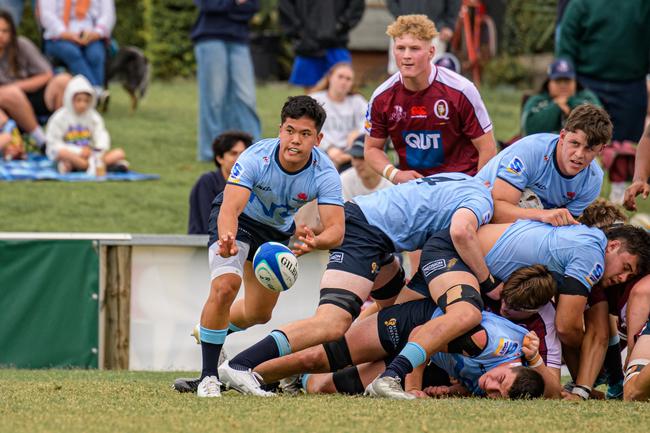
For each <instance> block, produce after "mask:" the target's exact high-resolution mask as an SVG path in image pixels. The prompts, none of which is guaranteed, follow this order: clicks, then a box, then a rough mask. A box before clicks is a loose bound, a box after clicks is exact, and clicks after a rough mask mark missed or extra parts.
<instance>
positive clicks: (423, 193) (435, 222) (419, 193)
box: [353, 173, 494, 251]
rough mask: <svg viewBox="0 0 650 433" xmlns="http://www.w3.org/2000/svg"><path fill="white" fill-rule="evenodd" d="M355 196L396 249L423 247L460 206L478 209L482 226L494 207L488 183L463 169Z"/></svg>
mask: <svg viewBox="0 0 650 433" xmlns="http://www.w3.org/2000/svg"><path fill="white" fill-rule="evenodd" d="M353 200H354V202H356V203H357V204H358V205H359V207H360V208H361V211H362V212H363V215H364V216H365V217H366V219H367V220H368V222H369V223H370V224H372V225H373V226H375V227H377V228H379V229H380V230H381V231H383V232H384V233H385V234H386V235H387V236H388V237H389V238H390V239H392V241H393V244H394V245H395V249H396V251H414V250H419V249H420V248H422V246H423V245H424V242H425V241H426V240H427V238H428V237H429V236H430V235H432V234H433V233H435V232H438V231H440V230H443V229H445V228H447V227H449V225H450V224H451V217H452V215H453V214H454V212H456V211H457V210H458V209H460V208H467V209H469V210H471V211H472V212H474V215H476V219H477V220H478V224H479V226H480V225H482V224H487V223H488V222H489V221H490V220H491V219H492V213H493V210H494V209H493V206H492V196H491V195H490V191H489V190H488V189H487V188H486V187H485V185H483V183H482V182H480V181H478V180H476V179H474V178H472V177H471V176H468V175H466V174H462V173H444V174H436V175H432V176H427V177H424V178H421V179H415V180H412V181H410V182H407V183H402V184H399V185H395V186H393V187H391V188H387V189H383V190H380V191H377V192H374V193H372V194H370V195H366V196H358V197H355V198H354V199H353Z"/></svg>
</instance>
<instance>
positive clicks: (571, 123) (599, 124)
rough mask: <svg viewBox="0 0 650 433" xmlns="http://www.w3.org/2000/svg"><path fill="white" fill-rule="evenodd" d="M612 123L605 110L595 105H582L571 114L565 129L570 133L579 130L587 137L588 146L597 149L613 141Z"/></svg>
mask: <svg viewBox="0 0 650 433" xmlns="http://www.w3.org/2000/svg"><path fill="white" fill-rule="evenodd" d="M613 128H614V127H613V126H612V121H611V120H610V118H609V114H607V111H605V110H604V109H603V108H601V107H599V106H597V105H594V104H587V103H585V104H580V105H578V106H577V107H576V108H574V109H573V110H571V113H570V114H569V117H568V118H567V120H566V124H565V125H564V129H565V130H566V131H570V132H577V131H578V130H580V131H582V132H584V133H585V135H586V136H587V146H588V147H595V146H599V145H601V144H607V143H609V142H610V140H611V139H612V130H613Z"/></svg>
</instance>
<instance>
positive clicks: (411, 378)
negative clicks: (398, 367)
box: [404, 364, 428, 398]
mask: <svg viewBox="0 0 650 433" xmlns="http://www.w3.org/2000/svg"><path fill="white" fill-rule="evenodd" d="M425 367H426V364H422V365H419V366H417V367H416V368H415V369H413V371H412V372H410V373H409V374H407V375H406V377H405V378H404V391H406V392H408V393H409V394H413V395H414V396H416V397H418V398H424V397H428V395H427V394H426V393H425V392H424V391H422V377H423V376H424V368H425Z"/></svg>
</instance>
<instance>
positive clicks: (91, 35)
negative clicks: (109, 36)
mask: <svg viewBox="0 0 650 433" xmlns="http://www.w3.org/2000/svg"><path fill="white" fill-rule="evenodd" d="M101 38H102V35H100V34H99V33H97V32H93V31H90V32H83V33H82V34H81V39H80V42H81V44H82V45H88V44H92V43H93V42H95V41H98V40H100V39H101Z"/></svg>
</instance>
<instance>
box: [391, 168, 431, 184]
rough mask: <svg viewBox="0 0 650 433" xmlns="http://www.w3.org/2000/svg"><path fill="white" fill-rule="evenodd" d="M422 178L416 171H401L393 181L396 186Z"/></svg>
mask: <svg viewBox="0 0 650 433" xmlns="http://www.w3.org/2000/svg"><path fill="white" fill-rule="evenodd" d="M421 177H424V176H422V175H421V174H420V173H418V172H417V171H415V170H399V171H398V172H397V174H396V175H395V178H394V179H393V183H394V184H398V183H404V182H408V181H409V180H413V179H419V178H421Z"/></svg>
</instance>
